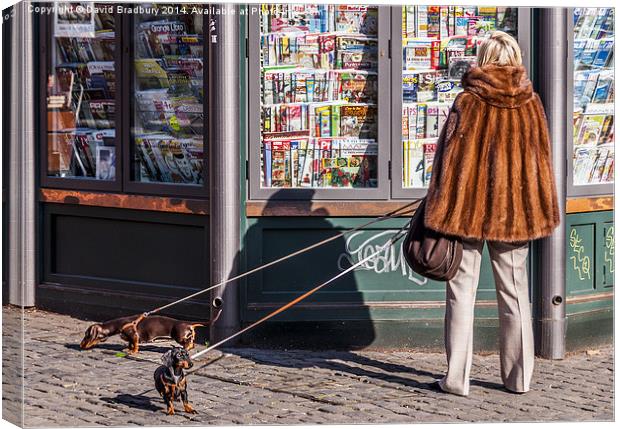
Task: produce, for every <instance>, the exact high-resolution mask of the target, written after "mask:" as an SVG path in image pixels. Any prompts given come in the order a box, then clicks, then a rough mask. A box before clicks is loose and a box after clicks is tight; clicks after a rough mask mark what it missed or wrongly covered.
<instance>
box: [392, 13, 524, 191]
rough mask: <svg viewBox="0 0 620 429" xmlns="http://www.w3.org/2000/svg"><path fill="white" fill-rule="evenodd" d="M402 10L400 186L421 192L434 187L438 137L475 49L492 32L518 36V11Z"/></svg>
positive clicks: (472, 61) (460, 89)
mask: <svg viewBox="0 0 620 429" xmlns="http://www.w3.org/2000/svg"><path fill="white" fill-rule="evenodd" d="M400 12H401V16H400V18H401V22H402V25H401V29H400V30H401V31H400V40H401V44H400V45H401V47H402V52H401V55H400V58H398V61H397V64H400V70H401V71H400V76H398V80H399V81H401V82H402V88H401V91H400V94H398V98H399V99H400V100H401V104H400V107H401V112H402V118H401V129H400V132H399V134H400V136H401V139H400V140H401V143H400V145H401V150H400V156H401V157H402V162H401V167H402V168H401V169H400V172H399V173H400V182H401V183H400V185H401V189H403V190H404V189H420V190H423V189H425V188H428V185H429V183H430V179H431V175H432V169H433V165H432V164H433V158H434V154H435V149H436V143H437V138H438V137H439V134H440V133H441V129H442V128H443V125H444V124H445V122H446V120H447V117H448V113H449V111H450V107H451V106H452V103H453V102H454V99H455V98H456V96H457V95H458V94H459V93H460V92H461V91H462V88H461V82H460V80H461V76H462V75H463V74H464V73H465V72H466V71H467V69H469V68H470V67H471V66H474V65H475V64H476V61H475V60H476V53H477V47H478V46H479V44H480V43H481V42H482V40H483V39H484V38H485V37H487V36H488V34H489V33H490V32H491V31H494V30H496V29H502V30H503V31H506V32H508V33H510V34H513V35H516V34H517V9H516V8H506V7H476V6H402V8H401V10H400ZM393 67H394V66H393ZM394 76H396V75H394ZM395 79H396V77H395ZM397 193H398V192H397Z"/></svg>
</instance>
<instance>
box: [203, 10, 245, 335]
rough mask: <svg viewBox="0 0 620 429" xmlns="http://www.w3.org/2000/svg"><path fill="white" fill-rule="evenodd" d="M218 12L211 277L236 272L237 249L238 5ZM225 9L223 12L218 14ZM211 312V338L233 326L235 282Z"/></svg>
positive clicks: (215, 298) (213, 24)
mask: <svg viewBox="0 0 620 429" xmlns="http://www.w3.org/2000/svg"><path fill="white" fill-rule="evenodd" d="M214 7H215V8H218V7H219V8H221V12H222V13H221V14H213V15H210V16H209V36H208V40H207V49H208V50H209V64H208V68H209V87H208V88H207V91H208V93H209V117H208V123H209V130H210V133H209V153H208V158H209V180H210V182H209V186H210V188H211V197H210V212H209V216H210V238H211V240H210V249H211V250H210V257H211V282H212V284H213V283H218V282H221V281H223V280H226V279H228V278H230V277H232V276H234V275H235V274H236V273H237V266H238V263H237V257H238V253H239V250H240V239H239V234H240V232H239V222H240V216H241V212H240V183H239V171H240V163H239V150H240V148H239V144H240V142H239V85H240V82H239V6H238V5H233V4H220V5H215V6H214ZM224 12H225V13H224ZM211 302H212V308H211V313H212V314H214V313H215V312H216V311H218V310H217V308H216V307H218V306H219V307H221V309H222V314H221V315H220V317H219V318H218V320H217V321H216V323H214V324H213V326H211V337H210V339H211V341H212V342H214V341H218V340H221V339H223V338H225V337H227V336H229V335H230V334H232V333H234V332H236V331H237V330H238V329H239V293H238V288H237V282H231V283H228V284H227V285H225V286H223V287H220V288H217V289H214V290H213V291H212V294H211Z"/></svg>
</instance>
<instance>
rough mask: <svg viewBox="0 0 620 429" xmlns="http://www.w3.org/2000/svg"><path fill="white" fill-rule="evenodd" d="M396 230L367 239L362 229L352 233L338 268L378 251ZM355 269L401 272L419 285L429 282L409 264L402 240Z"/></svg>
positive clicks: (341, 255) (339, 258)
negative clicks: (403, 250) (404, 254)
mask: <svg viewBox="0 0 620 429" xmlns="http://www.w3.org/2000/svg"><path fill="white" fill-rule="evenodd" d="M395 232H396V231H395V230H394V231H383V232H380V233H378V234H375V235H373V236H371V237H369V238H365V239H364V237H363V235H364V232H361V231H360V232H356V233H354V234H351V235H350V236H349V238H348V239H347V241H346V249H345V250H346V251H345V252H344V253H341V254H340V256H339V257H338V268H339V269H340V270H341V271H344V270H346V269H347V268H349V267H350V266H351V265H354V264H356V263H358V262H360V261H361V260H363V259H365V258H368V257H369V256H370V255H372V254H373V253H375V252H378V251H379V250H381V248H382V247H383V246H385V244H386V243H387V242H388V241H389V239H390V238H391V236H392V235H393V234H394V233H395ZM355 270H356V271H358V270H360V271H374V272H375V273H377V274H384V273H392V272H400V273H401V275H402V276H403V277H406V278H407V280H409V281H411V282H413V283H416V284H418V285H423V284H426V283H427V282H428V279H427V278H425V277H422V276H419V275H418V274H416V273H415V272H414V271H413V270H412V269H411V268H410V267H409V266H408V265H407V262H406V261H405V257H404V256H403V252H402V241H398V242H396V243H394V244H392V245H391V246H389V247H386V248H385V249H384V250H383V251H382V252H380V253H378V254H377V255H375V256H373V257H372V258H370V259H368V260H367V261H366V262H364V263H363V264H361V265H360V266H359V267H358V268H356V269H355Z"/></svg>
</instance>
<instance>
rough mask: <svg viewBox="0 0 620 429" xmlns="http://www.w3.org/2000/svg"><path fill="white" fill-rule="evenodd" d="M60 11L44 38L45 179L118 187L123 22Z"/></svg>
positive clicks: (105, 16)
mask: <svg viewBox="0 0 620 429" xmlns="http://www.w3.org/2000/svg"><path fill="white" fill-rule="evenodd" d="M59 6H67V7H58V8H56V10H55V12H56V13H55V14H54V15H53V17H51V19H50V23H51V25H50V27H49V31H46V32H44V37H45V38H46V39H47V40H46V42H47V44H46V46H47V47H48V49H47V54H48V55H47V76H46V77H47V79H46V83H47V85H46V96H47V97H46V101H47V102H46V103H45V109H46V111H45V112H44V119H45V120H46V130H45V139H44V141H45V142H46V143H47V144H46V149H47V153H46V155H47V156H46V157H45V158H44V159H46V160H47V163H46V165H45V171H44V175H45V176H46V177H48V178H50V179H59V178H62V179H74V180H75V179H83V180H87V181H91V182H107V183H106V184H104V185H103V186H104V187H105V186H113V185H112V184H113V183H114V182H116V179H117V175H118V165H117V160H118V158H119V145H118V134H117V129H118V128H119V124H118V115H117V114H116V113H117V111H118V90H117V89H118V80H119V79H118V61H117V52H118V37H117V36H118V34H117V29H118V25H117V24H118V21H117V19H116V17H115V16H114V14H112V13H109V11H105V10H102V11H101V12H96V11H95V9H94V8H84V9H79V10H78V9H76V8H72V7H70V5H69V4H67V5H64V4H59ZM95 6H102V5H100V4H96V5H95ZM91 186H92V184H91Z"/></svg>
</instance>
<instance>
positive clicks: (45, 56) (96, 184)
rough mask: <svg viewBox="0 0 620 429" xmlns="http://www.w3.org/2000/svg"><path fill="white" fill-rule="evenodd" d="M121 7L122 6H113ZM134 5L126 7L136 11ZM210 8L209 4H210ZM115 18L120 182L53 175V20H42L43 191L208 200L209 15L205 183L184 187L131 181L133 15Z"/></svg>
mask: <svg viewBox="0 0 620 429" xmlns="http://www.w3.org/2000/svg"><path fill="white" fill-rule="evenodd" d="M111 5H113V6H116V5H117V4H116V3H114V4H111ZM131 5H133V4H127V5H126V6H131ZM205 7H208V5H205ZM113 16H114V19H115V26H116V27H115V43H116V46H115V53H114V56H115V58H114V67H115V73H116V82H115V84H116V96H115V103H116V106H115V129H116V135H115V141H114V144H115V147H116V177H115V179H114V180H113V181H104V180H97V179H83V178H62V177H53V176H48V174H47V168H48V158H47V156H48V145H47V131H48V128H47V125H48V123H47V102H46V97H47V79H48V72H49V71H50V66H51V61H50V59H51V56H52V55H53V51H52V49H53V48H54V45H53V43H52V42H53V41H52V28H53V16H41V17H39V25H40V27H39V28H40V35H39V46H40V58H41V65H43V67H40V70H39V93H40V102H39V116H40V121H39V126H40V130H39V138H40V148H39V149H40V151H39V154H40V157H41V162H40V170H39V171H40V183H41V187H44V188H58V189H74V190H88V191H108V192H116V193H126V194H141V195H159V196H169V197H199V198H201V199H208V198H209V167H210V165H209V162H208V154H209V153H210V150H209V145H210V139H209V134H210V122H209V116H208V113H209V95H208V90H209V64H208V59H209V51H208V49H209V44H208V43H207V34H208V25H205V24H207V23H208V19H209V18H208V15H202V17H203V27H202V35H203V43H204V46H203V88H204V97H203V117H204V132H203V183H202V185H183V184H179V183H165V182H161V183H157V182H138V181H135V180H131V177H132V171H131V169H132V168H133V163H132V158H131V155H132V153H133V147H134V142H133V139H132V136H131V122H132V120H133V117H132V116H131V117H130V115H133V110H132V106H133V104H132V97H133V96H134V93H133V92H132V91H133V84H132V79H133V77H134V75H133V45H134V28H133V22H134V17H133V15H131V16H128V15H121V14H118V13H117V12H116V8H115V9H114V13H113Z"/></svg>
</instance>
